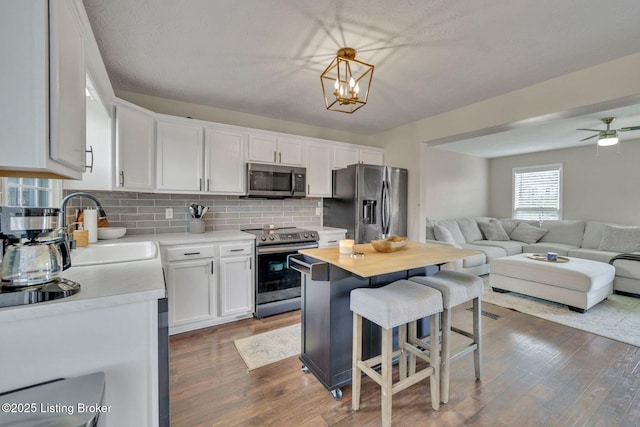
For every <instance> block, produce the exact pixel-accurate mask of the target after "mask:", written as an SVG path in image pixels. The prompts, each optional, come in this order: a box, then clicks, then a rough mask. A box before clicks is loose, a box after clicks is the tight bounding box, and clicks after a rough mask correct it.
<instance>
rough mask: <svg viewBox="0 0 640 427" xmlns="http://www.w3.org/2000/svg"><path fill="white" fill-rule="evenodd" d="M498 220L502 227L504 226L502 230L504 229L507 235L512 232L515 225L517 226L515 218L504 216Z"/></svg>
mask: <svg viewBox="0 0 640 427" xmlns="http://www.w3.org/2000/svg"><path fill="white" fill-rule="evenodd" d="M498 221H500V224H502V228H504V231H506V232H507V234H509V235H510V234H511V233H513V230H515V229H516V227H517V226H518V220H517V219H508V218H504V219H500V220H498Z"/></svg>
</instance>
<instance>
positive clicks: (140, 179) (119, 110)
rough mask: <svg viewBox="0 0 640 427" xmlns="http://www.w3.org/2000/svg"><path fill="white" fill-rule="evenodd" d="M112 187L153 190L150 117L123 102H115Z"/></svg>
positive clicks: (152, 128) (148, 112)
mask: <svg viewBox="0 0 640 427" xmlns="http://www.w3.org/2000/svg"><path fill="white" fill-rule="evenodd" d="M115 134H116V172H117V173H116V188H117V189H119V190H143V191H144V190H147V191H153V189H154V170H155V168H154V165H155V163H156V159H155V156H154V155H153V153H154V117H153V115H152V113H151V112H150V111H147V110H145V109H143V108H140V107H137V106H135V105H133V104H130V103H128V102H124V101H118V102H117V103H116V132H115Z"/></svg>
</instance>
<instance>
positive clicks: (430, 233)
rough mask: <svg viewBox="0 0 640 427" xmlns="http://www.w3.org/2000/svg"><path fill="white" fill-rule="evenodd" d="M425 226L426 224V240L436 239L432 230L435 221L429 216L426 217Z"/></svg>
mask: <svg viewBox="0 0 640 427" xmlns="http://www.w3.org/2000/svg"><path fill="white" fill-rule="evenodd" d="M426 222H427V226H426V230H427V233H426V238H427V240H436V235H435V234H434V232H433V226H434V225H435V224H436V222H435V221H434V220H432V219H430V218H427V221H426Z"/></svg>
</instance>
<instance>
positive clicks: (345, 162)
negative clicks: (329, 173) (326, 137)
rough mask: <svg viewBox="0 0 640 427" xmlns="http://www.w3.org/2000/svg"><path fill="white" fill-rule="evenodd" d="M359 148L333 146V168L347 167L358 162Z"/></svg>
mask: <svg viewBox="0 0 640 427" xmlns="http://www.w3.org/2000/svg"><path fill="white" fill-rule="evenodd" d="M359 160H360V159H359V156H358V148H356V147H343V146H335V147H333V165H332V168H333V169H342V168H346V167H347V166H349V165H353V164H355V163H358V161H359Z"/></svg>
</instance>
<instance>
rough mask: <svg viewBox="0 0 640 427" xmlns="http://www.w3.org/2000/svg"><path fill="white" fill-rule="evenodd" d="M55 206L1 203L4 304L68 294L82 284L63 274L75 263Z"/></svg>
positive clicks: (0, 281) (1, 298)
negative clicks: (61, 229) (72, 260)
mask: <svg viewBox="0 0 640 427" xmlns="http://www.w3.org/2000/svg"><path fill="white" fill-rule="evenodd" d="M59 212H60V211H59V210H58V209H55V208H21V207H7V206H1V207H0V243H1V244H0V260H1V261H0V307H7V306H11V305H21V304H32V303H36V302H43V301H50V300H54V299H58V298H64V297H67V296H70V295H73V294H75V293H77V292H79V291H80V285H79V284H78V283H76V282H72V281H70V280H68V279H64V278H61V277H60V274H61V272H62V271H63V270H66V269H67V268H69V267H70V266H71V255H70V251H69V247H68V245H67V243H66V241H65V239H63V238H62V237H60V236H58V234H56V231H57V229H58V217H59Z"/></svg>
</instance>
